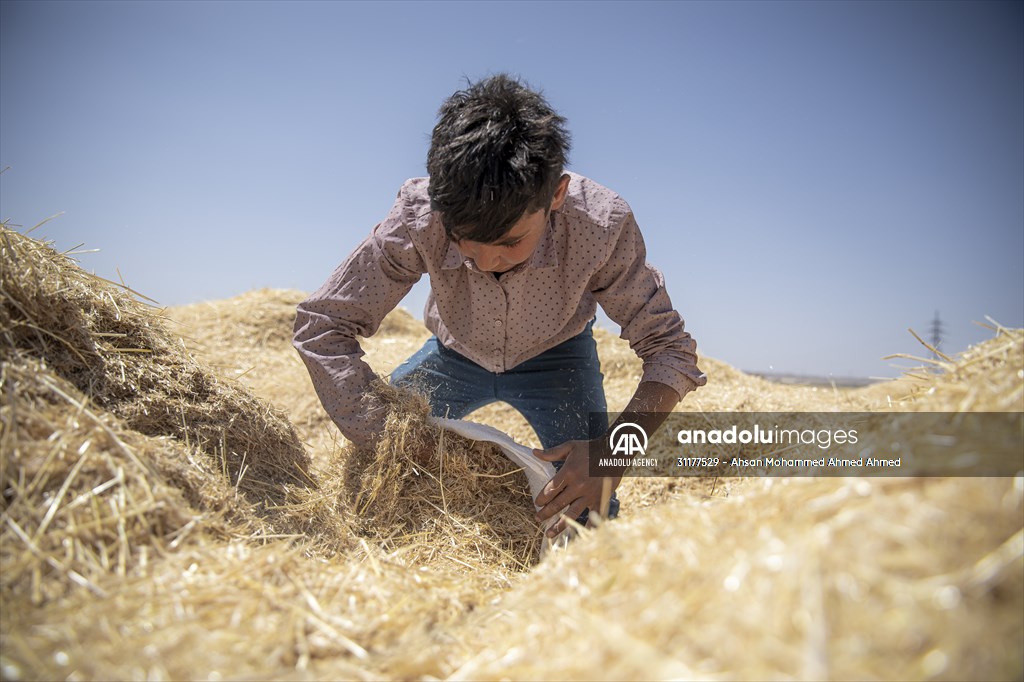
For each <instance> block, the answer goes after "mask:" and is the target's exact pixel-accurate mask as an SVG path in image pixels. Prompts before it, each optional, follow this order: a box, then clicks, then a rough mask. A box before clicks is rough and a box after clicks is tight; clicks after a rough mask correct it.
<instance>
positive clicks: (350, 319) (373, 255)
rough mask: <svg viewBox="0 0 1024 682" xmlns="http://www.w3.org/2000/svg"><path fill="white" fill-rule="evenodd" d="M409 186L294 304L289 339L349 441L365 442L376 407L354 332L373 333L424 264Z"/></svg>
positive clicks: (373, 429)
mask: <svg viewBox="0 0 1024 682" xmlns="http://www.w3.org/2000/svg"><path fill="white" fill-rule="evenodd" d="M407 187H408V185H406V187H403V189H402V191H400V192H399V195H398V199H397V200H396V202H395V205H394V207H392V209H391V212H390V213H389V214H388V216H387V218H385V220H384V221H383V222H381V223H380V224H379V225H377V226H376V227H375V228H374V229H373V232H372V233H371V234H370V236H369V237H368V238H367V239H366V240H364V241H363V243H362V244H360V245H359V246H358V247H357V248H356V250H355V251H353V252H352V254H351V255H350V256H349V257H348V259H347V260H346V261H345V262H344V263H342V264H341V265H340V266H338V268H337V269H336V270H335V271H334V273H333V274H332V275H331V277H330V278H329V279H328V280H327V281H326V282H325V283H324V284H323V286H321V287H320V289H318V290H317V291H316V292H315V293H313V294H312V295H311V296H310V297H309V298H308V299H306V300H305V301H303V302H302V303H300V304H299V306H298V309H297V313H296V317H295V330H294V337H293V344H294V346H295V348H296V350H297V351H298V352H299V356H300V357H301V358H302V361H303V362H304V363H305V365H306V368H307V370H308V371H309V376H310V379H312V381H313V387H314V388H315V389H316V392H317V395H318V396H319V398H320V402H321V403H323V406H324V409H325V410H327V413H328V414H329V415H330V416H331V419H333V420H334V423H335V424H337V426H338V428H339V429H340V430H341V432H342V433H343V434H344V435H345V437H346V438H348V439H349V440H350V441H352V442H354V443H356V444H358V445H369V444H370V443H372V442H373V441H374V440H375V439H376V437H377V435H378V434H377V429H378V427H379V420H374V419H372V418H369V416H370V414H371V413H373V412H374V411H375V410H377V409H379V406H378V405H376V404H375V403H374V402H372V399H369V398H367V394H368V390H367V389H368V388H369V386H370V384H371V382H372V381H373V379H374V378H375V376H376V375H375V374H374V373H373V370H372V369H370V366H369V365H367V364H366V362H365V361H364V360H363V359H362V357H363V350H362V349H361V348H360V346H359V342H358V341H357V339H356V337H357V336H361V337H364V338H366V337H369V336H372V335H373V334H374V333H375V332H376V331H377V328H378V327H379V326H380V323H381V320H383V319H384V317H385V316H386V315H387V314H388V313H389V312H391V311H392V310H393V309H394V308H395V306H396V305H398V302H399V301H401V300H402V298H403V297H404V296H405V295H406V294H407V293H408V292H409V289H411V288H412V286H413V285H414V284H415V283H416V282H417V281H418V280H419V278H420V276H421V275H422V273H423V272H425V270H426V267H425V265H424V262H423V259H422V258H421V257H420V254H419V253H418V252H417V250H416V248H415V247H414V246H413V244H412V241H411V239H410V237H409V226H408V224H407V218H408V215H409V211H408V210H407V205H406V204H407V201H406V199H405V198H404V195H405V194H406V188H407Z"/></svg>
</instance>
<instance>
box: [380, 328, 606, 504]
mask: <svg viewBox="0 0 1024 682" xmlns="http://www.w3.org/2000/svg"><path fill="white" fill-rule="evenodd" d="M593 324H594V322H593V320H591V322H590V323H589V324H588V325H587V327H586V329H584V330H583V331H582V332H580V333H579V334H578V335H576V336H574V337H573V338H571V339H569V340H568V341H563V342H562V343H560V344H558V345H557V346H555V347H554V348H551V349H550V350H546V351H544V352H543V353H541V354H540V355H538V356H536V357H533V358H530V359H529V360H526V361H525V362H522V363H520V364H518V365H516V366H515V367H513V368H512V369H510V370H508V371H507V372H502V373H500V374H498V373H494V372H489V371H487V370H486V369H484V368H483V367H481V366H480V365H478V364H476V363H475V362H473V361H472V360H470V359H469V358H466V357H464V356H462V355H460V354H459V353H456V352H455V351H453V350H450V349H448V348H445V346H444V345H442V344H441V342H440V341H438V340H437V337H434V336H432V337H430V338H429V339H427V342H426V343H425V344H423V347H422V348H420V349H419V350H418V351H416V353H415V354H413V356H412V357H410V358H409V359H408V360H406V361H405V362H404V363H402V364H401V365H399V367H398V368H397V369H396V370H395V371H394V372H392V373H391V383H392V385H394V386H405V387H407V388H411V389H414V390H416V391H418V392H420V393H423V394H424V395H426V397H427V399H428V400H429V402H430V409H431V413H432V414H433V415H434V416H435V417H448V418H450V419H461V418H463V417H465V416H466V415H467V414H469V413H470V412H472V411H473V410H476V409H477V408H480V407H483V406H484V405H487V404H489V403H493V402H497V401H499V400H500V401H504V402H506V403H508V404H509V405H511V406H512V407H514V408H516V409H517V410H518V411H519V412H520V413H521V414H522V415H523V417H525V418H526V421H527V422H529V424H530V426H531V427H533V430H534V431H535V432H536V434H537V438H538V439H540V443H541V447H543V448H544V449H548V448H553V447H555V446H556V445H561V444H562V443H565V442H566V441H570V440H589V439H591V438H597V437H599V436H602V435H604V433H605V432H606V431H607V430H608V418H607V412H608V405H607V403H606V401H605V396H604V385H603V383H602V382H603V380H604V375H603V374H601V363H600V361H599V360H598V357H597V344H596V343H595V342H594V334H593V331H592V328H593ZM553 464H554V465H555V468H556V469H558V468H561V466H562V463H561V462H553ZM618 510H619V500H618V498H616V497H615V495H614V494H613V495H612V499H611V502H610V504H609V507H608V516H609V517H610V518H614V517H615V516H616V515H617V514H618ZM587 515H588V512H586V511H585V512H583V514H582V515H581V516H580V519H579V521H580V522H581V523H584V524H585V523H586V519H587Z"/></svg>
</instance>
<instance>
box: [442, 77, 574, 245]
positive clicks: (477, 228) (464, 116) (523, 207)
mask: <svg viewBox="0 0 1024 682" xmlns="http://www.w3.org/2000/svg"><path fill="white" fill-rule="evenodd" d="M438 119H439V120H438V123H437V125H436V126H435V127H434V132H433V135H432V137H431V141H430V152H429V153H428V154H427V172H428V173H429V174H430V186H429V193H430V205H431V208H432V209H433V210H435V211H437V212H439V213H440V214H441V220H442V222H443V224H444V229H445V232H447V234H448V237H449V238H450V239H453V240H460V239H468V240H470V241H475V242H481V243H485V244H488V243H492V242H495V241H498V240H499V239H501V238H502V237H504V236H505V235H506V234H508V231H509V230H510V229H511V228H512V226H513V225H515V223H516V222H517V221H518V220H519V219H520V218H521V217H522V216H523V214H524V213H527V212H529V213H533V212H535V211H538V210H541V209H544V210H546V209H547V208H548V207H549V206H550V205H551V199H552V197H553V196H554V193H555V190H556V189H557V187H558V181H559V179H560V178H561V177H562V169H563V168H564V167H565V164H566V162H567V160H568V154H569V147H570V142H569V132H568V130H566V127H565V124H566V120H565V118H563V117H562V116H559V115H558V114H557V113H556V112H555V111H554V109H552V108H551V106H550V105H549V104H548V103H547V101H546V100H545V99H544V97H543V96H541V95H540V93H538V92H534V91H533V90H530V89H529V88H528V87H527V86H525V85H523V84H522V83H520V82H519V81H518V80H516V79H514V78H511V77H509V76H507V75H505V74H498V75H496V76H492V77H490V78H487V79H484V80H481V81H478V82H476V83H472V84H470V86H469V87H468V88H467V89H465V90H460V91H459V92H456V93H455V94H454V95H452V96H451V97H449V98H448V99H447V100H445V102H444V104H442V105H441V109H440V110H439V111H438Z"/></svg>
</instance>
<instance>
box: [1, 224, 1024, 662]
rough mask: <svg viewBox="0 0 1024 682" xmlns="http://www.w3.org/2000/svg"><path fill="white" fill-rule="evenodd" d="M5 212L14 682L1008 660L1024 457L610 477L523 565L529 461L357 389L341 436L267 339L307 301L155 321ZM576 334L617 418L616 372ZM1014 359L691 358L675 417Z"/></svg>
mask: <svg viewBox="0 0 1024 682" xmlns="http://www.w3.org/2000/svg"><path fill="white" fill-rule="evenodd" d="M0 234H2V240H0V247H2V249H3V252H2V254H0V255H2V258H0V267H2V272H0V275H2V278H0V282H2V285H3V293H2V300H3V308H2V312H0V315H2V317H0V360H2V363H3V369H2V372H3V374H2V389H3V396H2V403H0V423H2V426H3V433H2V434H0V447H2V451H3V454H2V458H0V465H2V467H3V469H2V472H0V475H2V481H3V498H2V504H3V507H2V510H0V511H2V519H0V523H2V528H0V569H2V570H0V573H2V577H0V599H2V609H0V614H2V615H0V674H2V676H3V677H4V678H5V679H86V680H87V679H97V680H98V679H143V678H145V679H199V678H205V679H223V678H236V679H237V678H244V679H342V678H344V679H382V678H390V679H435V678H452V679H508V678H529V679H537V678H554V679H626V678H629V679H636V678H642V679H652V678H664V677H676V678H677V677H683V678H696V679H699V678H715V679H721V678H730V679H732V678H740V679H747V678H750V679H765V678H811V679H826V678H879V679H927V678H939V679H964V678H975V679H980V678H987V679H1019V678H1020V677H1021V676H1022V675H1024V662H1022V660H1021V650H1022V646H1021V645H1022V641H1024V625H1022V622H1024V617H1022V615H1021V614H1022V612H1024V559H1022V555H1024V535H1022V527H1024V502H1022V498H1024V483H1022V480H1024V479H1022V478H1021V477H1020V476H1018V477H1016V478H1013V479H1005V478H1004V479H981V478H978V479H920V480H918V479H854V478H850V479H828V480H812V479H775V480H772V479H768V480H762V479H719V480H699V479H687V480H685V481H683V480H676V479H630V480H627V481H625V482H624V483H623V485H622V487H621V488H620V492H621V497H622V498H623V505H624V515H623V517H622V518H620V520H618V521H616V522H614V523H608V524H604V525H602V526H601V527H600V528H598V529H596V530H594V531H593V532H590V533H586V534H584V536H583V537H581V538H579V539H577V540H576V541H574V542H573V543H571V544H570V545H569V547H568V548H567V549H566V550H564V551H562V552H559V553H556V554H554V555H552V556H551V557H549V558H545V559H544V560H543V561H542V562H540V563H539V564H538V563H537V562H536V550H537V547H538V545H539V535H538V534H537V531H536V528H535V526H534V525H533V524H532V521H530V519H529V498H528V497H527V496H526V490H527V486H526V481H525V477H524V476H523V475H522V474H521V473H518V472H515V470H514V469H513V468H512V467H511V466H510V464H509V463H508V462H507V460H505V459H504V458H503V457H502V456H501V455H498V454H497V453H496V452H495V451H494V450H493V449H492V448H491V447H490V446H486V447H484V446H479V445H475V444H470V443H468V442H465V441H462V440H459V439H457V438H456V437H454V436H452V437H448V436H444V437H441V435H440V434H439V433H437V432H436V430H434V427H432V426H431V425H430V424H429V423H427V421H426V418H425V417H426V408H425V405H424V404H423V403H422V402H418V401H417V400H416V399H415V398H414V397H410V396H408V395H407V394H400V393H397V392H389V390H390V389H388V388H387V387H386V386H382V387H378V389H377V390H378V391H379V392H380V395H381V396H382V397H383V398H385V399H386V400H389V401H390V403H391V405H392V409H391V410H390V413H389V416H388V418H387V426H386V437H385V439H384V441H383V442H382V444H381V445H380V447H378V448H377V449H376V450H374V451H372V452H369V451H357V450H353V449H351V448H350V447H349V446H347V445H346V444H345V443H344V442H343V441H341V440H340V439H338V438H337V437H336V436H334V435H333V430H334V429H333V426H332V425H330V424H329V422H327V420H326V418H325V417H324V416H323V415H322V414H321V412H322V410H321V409H320V408H319V404H318V403H316V400H315V397H314V396H313V395H312V389H311V387H310V386H309V384H308V382H309V380H308V377H307V376H306V374H305V370H304V368H303V367H302V365H301V363H300V362H299V361H298V359H297V358H296V357H295V354H294V351H293V350H292V349H291V347H290V343H289V341H288V340H289V336H290V329H291V321H292V316H293V314H294V304H295V303H297V302H298V300H299V299H301V297H302V295H301V294H299V293H298V292H277V291H268V290H265V291H261V292H252V293H250V294H246V295H245V296H243V297H238V298H236V299H231V300H229V301H223V302H215V303H211V304H200V305H197V306H189V307H187V308H179V309H175V310H171V311H168V314H169V316H170V317H172V318H174V319H175V320H176V323H175V324H174V325H171V326H170V327H168V326H167V324H166V323H165V320H163V319H162V318H161V316H160V314H159V313H158V312H157V311H155V310H153V309H151V308H149V307H147V306H144V305H141V304H139V303H138V302H137V301H136V300H135V299H134V298H133V297H132V296H131V295H129V294H128V293H126V292H125V291H124V290H123V289H121V288H120V287H117V286H115V285H111V284H109V283H105V282H102V281H100V280H98V279H96V278H94V277H92V276H90V275H87V274H85V273H83V272H82V271H81V270H80V269H78V268H77V267H76V266H75V264H74V263H72V262H71V261H69V260H68V259H66V258H64V257H62V256H60V255H59V254H55V253H53V252H52V250H50V249H49V248H48V247H47V246H46V245H44V244H41V243H39V242H35V241H33V240H31V239H28V238H26V237H23V236H21V235H18V234H16V233H13V232H11V231H9V230H7V229H4V230H3V232H2V233H0ZM425 335H426V334H425V332H424V330H423V329H422V325H419V324H418V323H415V322H414V321H411V318H410V317H409V316H408V315H403V314H402V313H398V314H396V315H393V316H392V317H391V318H389V322H388V323H387V324H386V325H385V326H384V328H383V331H382V333H381V334H378V335H377V336H376V337H374V338H373V339H369V340H367V342H366V345H365V348H366V349H367V352H368V355H367V359H368V361H369V362H370V363H371V365H372V366H373V367H374V369H376V370H377V371H378V372H379V373H382V374H384V373H386V372H388V371H390V369H392V368H393V367H394V366H395V365H396V364H397V363H398V362H399V361H400V360H401V359H404V357H406V356H408V355H409V354H410V353H411V352H413V351H415V350H416V348H418V347H419V345H420V344H421V343H422V340H423V338H424V337H425ZM182 336H183V337H184V345H183V344H182V343H181V342H180V341H178V339H179V337H182ZM597 338H598V344H599V348H600V352H601V354H602V358H603V368H604V372H605V375H606V389H607V392H608V397H609V404H610V406H611V407H612V409H619V408H621V407H622V406H623V405H625V402H626V400H628V397H629V395H630V394H631V393H632V390H633V388H634V387H635V381H636V377H637V376H639V363H638V361H637V360H636V359H635V357H634V356H632V354H631V353H630V351H629V350H628V348H626V347H625V345H624V344H623V343H622V342H621V341H619V340H618V339H615V338H613V337H611V336H610V335H608V334H607V333H605V332H600V331H599V332H598V333H597ZM133 349H134V350H133ZM1022 358H1024V332H1022V331H1021V330H1001V329H1000V330H997V335H996V337H995V338H994V339H992V340H991V341H989V342H987V343H985V344H982V345H981V346H979V347H978V348H975V349H972V350H971V351H969V352H968V353H967V354H965V355H964V356H963V357H962V358H956V359H954V360H951V361H950V363H949V366H948V367H945V368H942V369H945V370H946V371H945V372H944V373H942V374H923V373H922V374H921V375H920V376H919V377H917V378H910V379H908V380H906V381H900V382H894V383H892V384H887V385H884V386H873V387H869V389H857V390H852V391H850V390H838V389H837V390H829V389H814V388H811V387H791V386H776V385H773V384H769V383H768V382H765V381H763V380H760V379H755V378H752V377H748V376H746V375H744V374H742V373H741V372H738V371H736V370H734V369H732V368H731V367H729V366H728V365H725V364H724V363H716V362H715V361H713V360H706V361H705V363H704V367H705V370H706V371H708V373H709V376H710V381H709V385H708V386H707V387H706V388H705V389H702V390H701V391H700V392H698V393H696V394H694V395H693V396H690V397H689V398H688V399H687V401H686V402H685V403H684V405H683V407H684V408H685V409H688V410H696V409H704V410H708V411H711V410H714V411H726V410H729V409H734V410H735V409H747V410H755V409H756V410H768V409H775V410H797V411H814V410H821V411H834V410H843V411H847V410H849V411H859V410H867V409H893V407H892V406H896V407H898V408H899V409H905V410H939V409H942V410H945V409H962V410H977V411H980V410H994V409H1009V410H1014V409H1017V410H1019V409H1021V408H1020V400H1021V395H1022V393H1021V390H1022V386H1024V368H1022V364H1021V360H1022ZM210 365H213V366H214V369H211V367H210ZM253 393H255V394H256V395H258V396H259V397H256V396H255V395H253ZM698 401H699V402H698ZM481 415H482V416H483V418H484V419H483V420H484V421H487V422H488V423H491V425H493V426H496V427H498V428H501V429H503V430H505V431H509V432H512V433H514V434H515V435H516V436H517V437H519V439H520V440H521V441H523V442H527V443H528V444H530V443H531V439H532V438H533V434H532V431H530V430H529V427H528V426H524V424H525V423H524V422H522V420H521V418H519V417H518V416H514V415H513V416H511V417H510V416H509V413H508V412H507V411H503V410H502V409H501V408H500V407H494V408H491V409H490V410H487V411H481V413H478V414H477V415H474V417H475V418H477V417H480V416H481ZM293 425H294V428H293ZM329 434H330V435H329ZM424 442H427V443H433V444H435V445H436V446H437V447H435V448H428V449H426V450H423V448H422V444H423V443H424ZM303 443H305V447H304V446H303Z"/></svg>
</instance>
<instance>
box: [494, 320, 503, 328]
mask: <svg viewBox="0 0 1024 682" xmlns="http://www.w3.org/2000/svg"><path fill="white" fill-rule="evenodd" d="M503 324H505V323H504V322H502V321H501V320H495V321H494V326H495V327H500V326H501V325H503Z"/></svg>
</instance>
